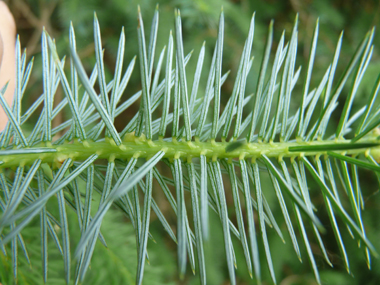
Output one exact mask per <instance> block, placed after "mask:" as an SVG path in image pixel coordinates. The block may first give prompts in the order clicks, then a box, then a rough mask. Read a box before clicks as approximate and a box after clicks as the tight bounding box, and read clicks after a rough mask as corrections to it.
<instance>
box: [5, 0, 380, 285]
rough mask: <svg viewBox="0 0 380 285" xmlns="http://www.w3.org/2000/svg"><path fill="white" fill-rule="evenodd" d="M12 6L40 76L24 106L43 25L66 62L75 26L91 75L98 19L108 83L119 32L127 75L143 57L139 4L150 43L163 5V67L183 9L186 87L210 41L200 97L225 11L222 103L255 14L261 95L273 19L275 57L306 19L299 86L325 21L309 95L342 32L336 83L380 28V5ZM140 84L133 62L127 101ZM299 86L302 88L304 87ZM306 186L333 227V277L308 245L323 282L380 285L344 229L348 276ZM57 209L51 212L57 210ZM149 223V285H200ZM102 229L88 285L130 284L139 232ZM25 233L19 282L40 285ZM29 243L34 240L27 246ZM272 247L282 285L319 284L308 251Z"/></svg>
mask: <svg viewBox="0 0 380 285" xmlns="http://www.w3.org/2000/svg"><path fill="white" fill-rule="evenodd" d="M5 2H7V4H8V5H9V7H10V9H11V11H12V12H13V14H14V17H15V19H16V23H17V29H18V33H19V34H20V37H21V43H22V47H23V48H26V49H27V53H28V57H29V58H31V57H34V58H35V64H34V69H33V74H32V77H31V79H30V83H29V88H28V91H27V93H26V95H25V99H24V104H25V106H27V105H31V104H32V103H33V102H34V100H35V99H36V98H37V97H38V96H40V94H41V93H42V81H41V79H42V78H41V74H42V72H41V70H42V69H41V56H40V54H39V52H40V49H41V48H40V36H41V31H42V27H43V26H44V27H45V28H46V30H47V31H48V33H49V34H50V35H51V36H52V37H54V38H55V39H56V42H57V47H58V50H59V53H60V56H63V55H64V54H69V52H68V50H69V49H68V46H69V39H68V29H69V25H70V21H72V22H73V26H74V28H75V32H76V36H77V49H78V53H79V55H80V57H81V59H82V61H83V62H84V64H85V67H86V68H87V69H88V71H90V70H91V69H92V67H93V64H94V62H95V55H94V44H93V16H94V11H95V12H96V14H97V16H98V19H99V22H100V27H101V32H102V42H103V46H104V48H105V52H104V59H105V67H106V71H107V73H108V79H110V78H111V74H113V70H114V66H115V61H116V52H117V45H118V41H119V36H120V32H121V28H122V26H124V29H125V33H126V56H125V63H124V66H125V67H126V66H127V65H128V63H129V61H130V60H131V59H132V58H133V57H134V56H135V55H137V53H138V52H137V48H138V46H137V32H136V27H137V5H140V6H141V11H142V14H143V18H144V21H145V32H146V35H149V32H150V22H151V19H152V16H153V13H154V9H155V7H156V4H157V3H158V4H159V10H160V26H159V34H158V42H157V49H156V58H157V59H158V55H159V53H160V52H161V50H162V48H163V46H164V45H166V44H167V41H168V35H169V31H170V29H173V24H174V9H175V8H179V9H180V10H181V15H182V23H183V37H184V42H185V43H184V44H185V53H188V52H190V51H191V50H194V55H193V58H192V60H191V61H190V62H189V65H188V71H187V75H188V77H189V84H188V86H191V85H190V84H191V83H192V80H193V79H192V76H191V74H192V71H194V70H195V65H196V59H197V57H198V54H199V50H200V48H201V46H202V43H203V41H206V58H205V63H204V72H203V73H202V80H201V86H200V88H201V90H202V89H203V90H204V88H205V84H206V79H207V74H208V68H209V66H210V61H211V56H212V51H213V47H214V44H215V40H216V35H217V23H218V18H219V14H220V11H221V7H222V6H223V9H224V13H225V45H224V57H223V72H226V71H228V70H231V74H230V76H229V77H228V79H227V81H226V83H225V84H224V85H223V90H222V92H223V99H222V104H223V103H225V102H227V99H228V97H229V94H231V92H232V88H233V84H234V78H235V75H236V70H237V68H238V64H239V60H240V55H241V53H242V51H243V45H244V41H245V38H246V35H247V32H248V28H249V22H250V19H251V16H252V14H253V13H254V12H256V21H255V36H254V42H253V52H252V55H253V56H255V59H254V64H253V66H252V70H251V73H250V75H249V76H250V78H251V79H249V80H248V86H247V90H248V91H247V92H248V93H252V92H253V91H254V90H255V87H256V78H257V74H258V71H259V68H260V62H261V58H262V54H263V50H264V44H265V40H266V34H267V30H268V25H269V22H270V20H272V19H274V20H275V24H274V27H275V36H274V43H273V51H275V49H276V48H277V43H278V41H279V38H280V36H281V33H282V31H283V30H286V40H289V37H290V33H291V30H292V27H293V23H294V19H295V16H296V14H297V13H298V14H299V21H300V22H299V34H298V40H299V45H298V57H297V63H296V65H297V66H299V65H302V66H303V70H302V71H301V80H302V78H304V77H305V71H306V66H307V60H308V55H309V49H310V42H311V38H312V34H313V30H314V27H315V22H316V20H317V18H318V17H319V19H320V33H319V43H318V48H317V55H316V61H315V64H314V71H313V77H312V78H313V80H314V81H312V85H311V87H312V88H314V87H315V83H316V82H318V81H319V80H320V79H321V77H322V75H323V74H324V72H325V70H326V69H327V67H328V65H329V64H330V62H331V61H332V58H333V54H334V51H335V45H336V43H337V40H338V37H339V35H340V32H341V31H342V30H344V40H343V46H342V51H341V55H340V60H339V64H338V70H337V76H336V77H339V76H338V75H339V73H340V72H342V71H343V70H344V68H345V67H346V65H347V64H348V62H349V60H350V58H351V55H352V54H353V52H354V51H355V49H356V47H357V45H358V44H359V43H360V41H361V39H362V38H363V37H364V35H365V33H366V32H367V31H368V30H370V29H371V28H372V27H373V26H376V25H377V26H378V25H379V24H380V1H379V0H368V1H357V0H314V1H313V0H306V1H303V0H290V1H282V0H269V1H264V0H254V1H249V0H240V1H239V0H235V1H227V0H218V1H217V0H208V1H203V0H195V1H189V0H177V1H151V0H144V1H135V0H107V1H104V0H85V1H78V0H29V1H28V0H11V1H5ZM374 44H375V49H374V54H373V57H372V61H371V64H370V66H369V67H368V71H367V75H366V76H365V78H364V79H363V81H362V84H361V87H360V90H359V91H358V95H357V98H356V102H359V105H360V106H362V105H363V104H365V102H366V100H367V98H368V96H369V92H370V91H371V89H372V87H373V84H374V82H375V79H376V77H377V76H378V75H379V71H380V51H379V48H378V47H379V46H380V36H379V35H378V33H376V35H375V39H374ZM66 65H67V68H69V65H68V64H66ZM125 67H124V68H125ZM139 77H140V73H139V68H138V64H136V67H135V71H134V72H133V75H132V78H131V81H130V83H129V84H128V87H127V91H126V92H125V94H124V95H123V96H124V97H123V98H124V99H125V98H128V96H130V95H131V94H134V93H135V92H136V91H138V90H140V89H141V84H140V80H139ZM313 83H314V85H313ZM297 88H299V89H297ZM297 88H296V90H302V86H301V85H299V86H298V87H297ZM347 92H348V90H347V91H346V92H343V96H345V95H346V94H347ZM56 96H57V97H56V98H57V99H56V102H59V101H60V100H59V97H63V96H64V95H63V93H62V90H60V89H59V90H58V93H57V95H56ZM342 99H344V97H343V98H341V100H342ZM293 102H294V104H296V103H297V102H298V101H297V100H295V101H293ZM342 106H343V104H340V106H339V107H338V109H339V108H342ZM296 107H298V106H296V105H294V106H293V108H296ZM24 110H25V109H24ZM354 110H355V106H354ZM135 111H136V110H133V109H132V110H129V111H127V112H125V113H124V114H122V115H121V116H119V119H118V120H117V121H116V126H117V128H118V130H122V129H123V127H124V126H125V122H126V121H128V120H129V119H130V118H131V117H132V116H133V115H134V114H135ZM338 113H339V112H338ZM65 119H67V117H65V112H62V113H61V114H60V115H59V116H57V117H56V119H55V120H56V121H55V124H59V123H60V122H62V121H64V120H65ZM332 128H333V126H332ZM362 174H363V176H364V177H365V178H368V179H365V180H366V181H365V184H364V183H363V185H362V191H363V195H364V199H365V200H366V210H365V212H364V213H363V219H364V221H365V226H366V230H367V233H368V237H369V239H370V240H371V241H372V242H373V243H374V245H375V247H376V248H377V249H378V250H380V239H379V237H380V219H379V213H380V198H379V194H378V186H377V185H378V184H377V182H376V180H375V177H373V176H372V175H371V174H369V173H367V172H363V173H362ZM363 180H364V179H363ZM309 187H310V189H311V190H310V191H311V195H312V198H313V202H314V204H315V205H316V206H317V208H318V207H319V208H320V209H321V211H319V213H318V216H319V217H320V219H321V220H322V222H323V223H324V224H325V225H326V228H327V232H328V233H327V234H326V235H325V236H324V241H325V243H326V248H327V249H328V251H329V256H330V258H331V260H332V262H333V263H334V269H331V268H329V266H328V265H327V264H326V263H325V262H324V261H323V260H322V257H321V255H320V254H319V249H318V246H317V244H313V240H312V241H311V244H312V246H313V250H314V249H315V255H316V261H317V264H318V266H319V269H320V273H321V280H322V282H323V284H380V262H379V260H375V259H374V260H373V264H372V266H373V267H372V270H371V271H369V270H368V269H367V266H366V263H365V259H364V254H363V252H362V250H358V249H357V246H356V242H355V241H353V240H352V239H351V238H350V237H349V234H348V232H347V231H346V230H345V228H344V227H341V228H342V234H343V238H344V241H345V243H346V247H347V250H348V252H349V260H350V265H351V269H352V273H353V275H354V278H352V277H351V276H349V275H348V274H347V273H346V271H345V268H344V263H343V260H342V259H341V257H340V255H339V251H338V249H337V246H336V243H335V239H334V237H333V234H332V231H329V222H328V216H327V214H326V212H325V211H324V207H322V205H323V200H322V197H320V196H319V195H318V193H319V190H318V189H317V188H316V189H313V188H312V187H313V185H312V184H311V185H309ZM267 188H268V190H269V191H268V193H265V195H266V198H267V199H268V202H269V203H270V205H271V208H272V210H273V212H274V214H275V215H276V214H277V215H276V220H277V221H278V223H279V225H280V227H281V228H282V230H283V233H284V236H285V237H287V234H286V227H285V223H284V220H283V218H282V214H281V211H280V210H279V207H278V206H277V205H278V203H277V202H276V198H275V195H274V191H272V186H271V185H269V184H268V187H267ZM226 191H227V192H228V189H226ZM154 195H155V196H156V199H157V202H158V203H159V205H160V208H161V209H162V211H163V213H164V214H165V215H166V216H167V219H168V221H169V222H170V223H171V224H172V226H173V228H175V223H176V219H175V217H174V213H172V212H171V211H170V207H169V206H168V205H167V202H166V201H165V199H164V198H162V197H160V193H154ZM227 199H228V203H229V205H231V206H232V207H231V209H230V213H229V214H230V217H232V220H233V221H234V209H233V201H232V195H231V193H227ZM50 206H51V207H52V208H54V205H50ZM165 209H167V210H165ZM52 211H54V210H52ZM71 214H72V215H71V221H73V222H72V225H71V226H72V230H71V234H72V239H73V241H72V243H71V245H72V246H73V250H74V249H75V244H76V242H77V240H78V237H79V230H78V227H77V226H76V224H75V221H76V217H75V214H74V213H71ZM210 219H211V220H210V223H211V227H212V229H211V232H212V233H213V235H212V236H211V239H210V240H209V241H208V242H207V244H206V246H205V249H206V260H207V267H208V268H207V270H208V284H229V281H228V273H227V270H226V262H225V257H224V245H223V235H222V231H221V227H220V223H219V220H218V217H216V216H211V217H210ZM151 221H152V223H151V233H152V235H153V236H154V237H155V240H156V242H157V243H156V244H155V243H153V242H152V241H149V246H148V249H149V257H150V266H146V267H145V279H144V284H198V277H197V276H193V275H192V273H191V270H190V269H188V274H187V275H186V277H185V280H184V281H179V280H178V274H177V269H176V251H175V250H176V246H175V244H174V243H173V242H172V241H171V240H170V238H169V237H168V235H167V234H166V233H165V232H164V230H163V228H162V226H161V224H160V223H159V222H158V221H157V219H156V217H155V216H153V215H152V218H151ZM103 224H104V226H103V229H102V230H103V233H104V235H105V237H106V240H107V242H108V244H109V249H105V248H104V247H102V245H100V244H98V247H97V249H96V253H95V254H94V257H93V261H92V264H91V269H90V270H89V272H88V276H87V279H86V281H85V282H84V284H133V282H134V280H135V277H134V276H135V271H136V246H135V238H134V231H133V228H132V226H131V225H130V224H129V223H128V221H127V220H126V219H125V218H123V217H122V216H121V215H120V214H119V213H117V211H116V210H113V211H112V213H111V214H109V215H108V216H107V220H105V221H104V223H103ZM37 225H38V222H36V226H37ZM24 232H26V235H25V239H26V241H27V242H28V243H29V246H30V247H31V248H35V250H34V251H31V259H32V268H30V267H29V265H27V264H26V262H24V261H23V258H22V257H21V255H20V260H21V264H20V272H22V276H23V277H22V278H20V284H41V283H42V277H41V276H42V271H41V269H40V266H41V265H40V263H41V262H40V251H39V231H38V229H34V228H33V227H31V228H27V230H25V231H24ZM27 236H28V237H29V238H27ZM269 240H270V245H271V252H272V258H273V262H274V267H275V270H276V277H277V280H278V283H279V284H281V285H290V284H314V283H315V281H314V276H313V273H312V270H311V267H310V266H309V264H308V262H307V257H306V251H305V250H303V251H302V252H301V253H302V256H303V257H304V263H303V264H301V263H299V261H298V259H297V257H296V254H295V253H294V252H293V249H292V247H291V242H290V240H289V239H288V240H287V244H286V245H283V244H282V242H281V240H280V239H279V238H278V236H277V235H276V234H275V233H274V231H273V230H269ZM235 242H236V255H237V256H236V258H237V265H238V269H237V278H238V284H253V282H254V281H252V280H251V279H250V278H249V276H248V273H247V270H246V266H245V262H244V256H243V253H242V250H241V249H240V247H239V245H238V244H237V241H236V240H235ZM300 242H301V241H300ZM54 248H55V247H54V245H52V247H51V251H50V252H51V254H52V255H51V256H50V257H49V262H50V265H49V266H50V267H49V278H50V279H49V280H50V281H49V284H64V282H63V280H62V279H61V277H62V276H63V266H61V265H62V264H63V263H62V261H61V258H60V257H59V254H58V253H57V252H55V251H54ZM301 248H302V246H301ZM262 255H263V254H262ZM3 261H4V260H3ZM262 262H263V264H262V268H263V271H264V272H263V275H264V276H263V279H264V280H266V281H264V284H270V283H271V282H270V275H269V272H267V269H266V265H265V261H264V259H262ZM7 270H9V268H8V269H7V267H6V266H5V267H2V269H0V272H2V274H3V276H7V273H6V272H7ZM9 272H10V271H9ZM0 276H1V275H0ZM22 282H24V283H22ZM4 284H7V283H4Z"/></svg>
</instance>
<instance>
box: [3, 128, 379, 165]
mask: <svg viewBox="0 0 380 285" xmlns="http://www.w3.org/2000/svg"><path fill="white" fill-rule="evenodd" d="M231 144H233V143H228V142H215V141H211V142H199V141H190V142H186V141H182V142H178V141H176V140H173V141H163V140H162V139H159V140H155V141H152V140H147V139H146V138H145V137H140V138H136V137H135V136H134V135H131V134H128V135H127V136H126V137H125V138H124V140H123V143H122V144H121V145H119V146H117V145H116V144H115V142H114V141H113V140H112V139H106V140H105V141H103V142H91V141H85V142H80V141H78V140H76V141H74V142H67V143H64V144H61V145H57V146H55V145H51V144H50V145H48V144H46V143H44V144H40V145H37V146H34V147H31V148H21V149H17V150H0V169H4V168H9V167H15V166H20V165H31V164H32V163H33V162H34V161H35V160H36V159H41V160H42V162H45V163H53V164H54V163H56V164H58V165H59V164H60V163H62V162H63V161H64V160H66V159H67V158H71V159H73V160H76V161H81V160H85V159H86V158H88V157H89V156H91V155H92V154H95V153H96V154H97V155H98V156H99V159H108V160H113V159H115V158H120V159H130V158H131V157H136V158H137V157H142V158H149V157H151V156H153V155H155V154H156V153H157V152H158V151H160V150H163V151H164V152H165V156H164V157H166V158H169V159H177V158H181V157H182V158H186V159H188V160H191V158H195V157H200V155H202V154H203V155H205V156H206V157H207V158H208V159H212V160H216V159H218V158H227V159H234V158H235V159H236V158H239V159H253V160H255V159H257V158H259V157H260V156H261V155H262V154H265V155H266V156H267V157H275V158H279V159H281V158H283V157H298V156H318V155H327V153H328V152H331V151H337V152H339V153H343V154H346V155H352V156H357V155H360V154H364V155H368V154H369V153H371V155H372V157H373V158H374V159H375V160H379V159H380V142H379V141H378V140H377V137H367V138H364V139H362V140H360V142H359V143H352V142H351V141H350V140H345V139H340V140H328V141H327V140H326V141H312V142H272V143H241V144H239V145H238V146H237V147H234V146H233V147H231ZM226 148H227V151H226ZM37 149H38V151H39V152H38V153H33V150H37ZM26 152H28V153H26Z"/></svg>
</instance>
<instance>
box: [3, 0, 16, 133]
mask: <svg viewBox="0 0 380 285" xmlns="http://www.w3.org/2000/svg"><path fill="white" fill-rule="evenodd" d="M15 43H16V23H15V20H14V18H13V16H12V13H11V12H10V11H9V9H8V6H7V5H6V4H5V3H4V2H3V1H0V90H1V88H3V86H4V85H5V84H6V83H7V82H9V83H8V87H7V90H6V92H5V94H3V96H4V98H5V100H6V101H7V103H8V106H12V99H13V94H14V89H15ZM7 121H8V118H7V115H6V114H5V112H4V110H3V108H2V107H0V132H1V131H2V130H3V129H4V127H5V125H6V123H7Z"/></svg>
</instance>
